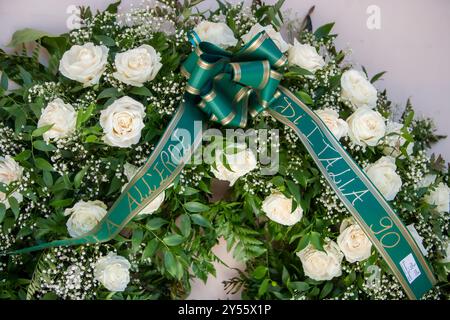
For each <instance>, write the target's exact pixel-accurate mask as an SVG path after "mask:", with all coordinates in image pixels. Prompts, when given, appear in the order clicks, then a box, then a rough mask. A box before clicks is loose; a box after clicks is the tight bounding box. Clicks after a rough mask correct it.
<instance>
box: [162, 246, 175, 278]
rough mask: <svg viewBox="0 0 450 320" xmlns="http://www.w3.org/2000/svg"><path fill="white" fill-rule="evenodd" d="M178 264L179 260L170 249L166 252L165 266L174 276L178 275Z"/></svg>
mask: <svg viewBox="0 0 450 320" xmlns="http://www.w3.org/2000/svg"><path fill="white" fill-rule="evenodd" d="M177 264H178V262H177V261H176V259H175V256H174V255H173V253H172V252H170V251H165V252H164V266H165V267H166V270H167V272H169V274H170V275H172V276H173V277H175V278H176V277H177V269H178V268H177Z"/></svg>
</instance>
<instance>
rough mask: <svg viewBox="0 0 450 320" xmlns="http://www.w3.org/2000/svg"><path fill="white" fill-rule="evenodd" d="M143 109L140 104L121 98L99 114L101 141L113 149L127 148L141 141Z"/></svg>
mask: <svg viewBox="0 0 450 320" xmlns="http://www.w3.org/2000/svg"><path fill="white" fill-rule="evenodd" d="M144 117H145V108H144V106H143V105H142V103H140V102H138V101H136V100H134V99H131V98H130V97H122V98H120V99H117V100H116V101H114V102H113V103H112V104H111V105H109V106H108V108H106V109H105V110H102V112H101V114H100V125H101V126H102V128H103V132H104V133H105V135H104V136H103V141H104V142H105V143H106V144H108V145H110V146H115V147H121V148H127V147H130V146H131V145H133V144H136V143H138V142H139V140H140V139H141V131H142V129H143V128H144V121H143V119H144Z"/></svg>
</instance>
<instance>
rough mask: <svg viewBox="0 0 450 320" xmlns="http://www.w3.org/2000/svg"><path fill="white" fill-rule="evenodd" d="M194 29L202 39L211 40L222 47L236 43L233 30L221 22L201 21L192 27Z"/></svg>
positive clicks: (232, 45)
mask: <svg viewBox="0 0 450 320" xmlns="http://www.w3.org/2000/svg"><path fill="white" fill-rule="evenodd" d="M194 31H195V32H196V33H197V35H198V36H199V38H200V39H201V40H202V41H206V42H211V43H212V44H215V45H216V46H219V47H222V48H224V49H226V48H228V47H234V46H235V45H236V44H237V39H236V38H235V37H234V33H233V30H231V29H230V27H228V26H227V25H226V24H225V23H222V22H210V21H202V22H200V23H199V24H198V25H197V26H196V27H195V28H194Z"/></svg>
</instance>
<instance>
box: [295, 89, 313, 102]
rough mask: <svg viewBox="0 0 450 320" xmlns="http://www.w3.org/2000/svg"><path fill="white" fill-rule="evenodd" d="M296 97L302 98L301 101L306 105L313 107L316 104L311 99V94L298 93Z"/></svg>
mask: <svg viewBox="0 0 450 320" xmlns="http://www.w3.org/2000/svg"><path fill="white" fill-rule="evenodd" d="M296 95H297V96H298V97H299V98H300V100H301V101H302V102H303V103H305V104H309V105H312V104H314V100H313V99H312V98H311V96H310V95H309V94H307V93H306V92H304V91H297V92H296Z"/></svg>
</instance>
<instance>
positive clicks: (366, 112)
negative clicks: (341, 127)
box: [347, 107, 386, 147]
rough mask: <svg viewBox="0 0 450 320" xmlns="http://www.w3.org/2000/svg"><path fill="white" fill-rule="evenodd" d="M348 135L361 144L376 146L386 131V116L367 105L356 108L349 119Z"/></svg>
mask: <svg viewBox="0 0 450 320" xmlns="http://www.w3.org/2000/svg"><path fill="white" fill-rule="evenodd" d="M347 123H348V128H349V131H348V135H349V137H350V139H351V140H352V141H353V142H354V143H356V144H357V145H360V146H371V147H374V146H376V145H377V144H378V142H379V141H380V139H381V138H383V137H384V135H385V133H386V124H385V122H384V118H383V117H382V116H381V114H379V113H378V112H377V111H374V110H371V109H369V108H367V107H361V108H359V109H358V110H356V111H355V112H354V113H353V114H352V115H351V116H350V117H349V118H348V119H347Z"/></svg>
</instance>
